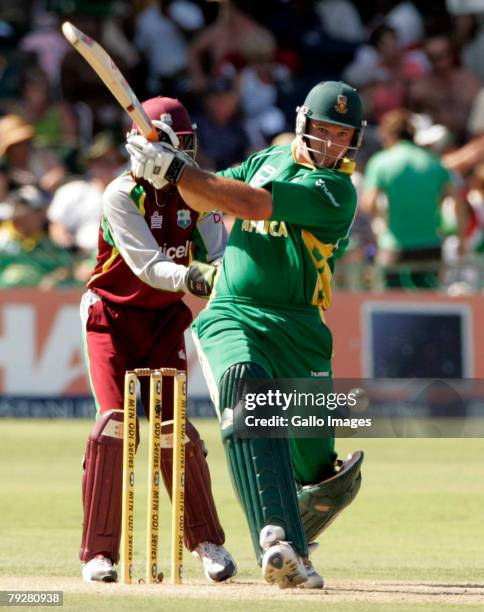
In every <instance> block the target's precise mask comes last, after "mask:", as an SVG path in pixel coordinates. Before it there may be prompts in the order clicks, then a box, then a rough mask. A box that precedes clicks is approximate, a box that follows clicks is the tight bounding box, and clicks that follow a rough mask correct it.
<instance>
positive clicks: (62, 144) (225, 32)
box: [0, 0, 484, 294]
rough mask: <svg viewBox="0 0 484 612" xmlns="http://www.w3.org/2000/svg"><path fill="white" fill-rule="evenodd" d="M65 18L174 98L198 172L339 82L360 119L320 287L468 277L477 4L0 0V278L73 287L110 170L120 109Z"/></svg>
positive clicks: (93, 240) (474, 179) (475, 207)
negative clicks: (332, 272) (351, 190)
mask: <svg viewBox="0 0 484 612" xmlns="http://www.w3.org/2000/svg"><path fill="white" fill-rule="evenodd" d="M64 20H69V21H71V22H72V23H73V24H74V25H76V26H77V27H79V28H80V29H81V30H82V31H84V32H85V33H87V34H89V35H90V36H92V37H93V38H94V39H95V40H97V41H98V42H100V43H101V44H102V45H103V46H104V47H105V48H106V50H107V51H108V53H109V54H110V55H111V56H112V57H113V59H114V60H115V62H116V63H117V65H118V66H119V68H120V69H121V71H122V72H123V73H124V74H125V76H126V77H127V79H128V81H129V83H130V84H131V86H132V87H133V89H134V90H135V91H136V93H137V95H138V97H139V98H140V99H145V98H148V97H152V96H154V95H159V94H162V95H168V96H172V97H179V98H180V99H181V100H182V101H183V102H184V103H185V105H186V106H187V108H188V109H189V111H190V113H191V115H192V118H193V120H194V121H195V122H196V124H197V128H198V129H197V133H198V142H199V155H198V161H199V163H200V164H201V166H202V167H204V168H207V169H211V170H218V169H221V168H224V167H227V166H231V165H233V164H236V163H238V162H240V161H242V160H243V159H244V158H245V157H246V156H247V155H248V154H250V153H251V152H253V151H255V150H257V149H260V148H262V147H265V146H268V145H270V144H275V143H276V144H277V143H280V142H289V141H290V140H291V139H292V138H293V137H294V134H293V129H294V119H295V109H296V106H297V105H298V104H301V102H302V100H304V97H305V95H306V93H307V91H308V90H309V88H310V87H312V86H313V85H314V84H315V83H317V82H319V81H321V80H326V79H335V80H339V79H343V80H345V81H347V82H348V83H350V84H352V85H353V86H355V87H356V88H357V89H358V91H359V92H360V93H361V95H362V98H363V100H364V105H365V109H366V117H367V120H368V126H367V129H366V132H365V140H364V145H363V148H362V150H361V152H360V154H359V157H358V160H357V169H356V172H355V173H354V175H353V178H354V183H355V187H356V189H357V191H358V194H359V201H360V206H359V211H358V214H357V217H356V219H355V223H354V226H353V229H352V233H351V236H350V244H349V248H348V250H347V252H346V254H345V255H343V256H342V257H341V259H340V260H339V262H338V264H337V268H336V270H337V271H336V282H337V283H338V284H339V285H340V286H343V287H347V288H350V289H361V288H369V289H371V288H384V287H390V288H405V289H420V288H431V289H440V290H445V291H448V292H450V293H453V294H461V293H467V292H476V291H482V290H483V289H484V63H483V62H482V61H481V58H482V57H483V51H484V0H465V1H464V0H433V1H432V2H425V3H424V2H411V1H405V0H403V1H399V0H368V1H365V2H356V0H353V1H351V0H264V2H256V1H254V0H219V1H215V0H212V1H209V0H153V1H149V0H133V1H128V0H112V1H109V0H97V1H95V0H33V1H32V0H30V1H28V0H17V1H16V2H15V3H12V2H0V288H12V287H27V286H37V287H40V288H50V287H54V286H62V287H66V286H75V285H80V284H83V283H84V282H85V281H86V279H87V277H88V276H89V273H90V271H91V269H92V267H93V262H94V258H95V251H96V245H97V232H98V226H99V220H100V216H101V201H102V193H103V190H104V189H105V187H106V186H107V185H108V184H109V182H110V181H111V180H112V178H114V176H116V175H117V174H119V173H120V172H122V171H123V169H124V168H125V167H126V164H127V157H126V153H125V150H124V146H123V141H124V136H125V133H126V131H127V130H129V128H130V125H129V119H128V118H127V117H126V116H125V115H124V113H123V111H122V110H121V109H120V107H119V106H118V105H117V103H116V101H115V100H114V99H113V98H112V97H111V96H110V94H109V92H108V91H107V90H106V88H105V86H104V85H103V84H102V82H101V81H100V80H99V78H98V77H97V75H96V74H95V73H94V72H93V71H92V69H91V68H90V67H89V66H88V65H87V64H86V62H85V61H84V60H83V58H82V57H81V56H80V55H79V54H78V53H77V52H76V51H75V50H73V49H72V48H71V47H70V45H69V44H68V43H67V42H66V40H65V39H64V38H63V36H62V34H61V31H60V24H61V23H62V21H64Z"/></svg>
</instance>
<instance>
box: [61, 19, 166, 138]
mask: <svg viewBox="0 0 484 612" xmlns="http://www.w3.org/2000/svg"><path fill="white" fill-rule="evenodd" d="M62 33H63V34H64V36H65V37H66V38H67V40H68V41H69V42H70V43H71V45H72V46H73V47H74V48H75V49H76V51H78V52H79V53H80V54H81V55H82V57H83V58H84V59H85V60H86V62H87V63H88V64H89V65H90V66H91V68H92V69H93V70H94V72H96V73H97V75H98V76H99V78H100V79H101V81H102V82H103V83H104V84H105V85H106V87H107V88H108V89H109V91H110V92H111V93H112V94H113V96H114V97H115V98H116V100H117V101H118V103H119V104H120V105H121V106H122V108H123V109H124V110H125V112H126V113H128V115H129V116H130V117H131V119H132V120H133V122H134V123H135V124H136V125H137V127H138V128H139V130H140V131H141V133H142V134H143V136H145V137H146V138H147V139H148V140H159V138H158V133H157V131H156V128H155V127H154V126H153V125H152V123H151V121H150V118H149V117H148V115H147V114H146V112H145V111H144V109H143V107H142V106H141V102H140V101H139V100H138V98H137V97H136V94H135V93H134V91H133V90H132V89H131V87H130V86H129V84H128V82H127V81H126V79H125V78H124V76H123V75H122V74H121V71H120V70H119V68H118V67H117V66H116V64H115V63H114V62H113V60H112V58H111V57H110V56H109V54H108V53H106V51H105V50H104V49H103V48H102V47H101V45H100V44H98V43H97V42H96V41H95V40H93V39H92V38H90V37H89V36H86V34H84V33H83V32H81V30H78V29H77V28H76V27H75V26H73V25H72V23H70V22H69V21H65V22H64V23H63V24H62Z"/></svg>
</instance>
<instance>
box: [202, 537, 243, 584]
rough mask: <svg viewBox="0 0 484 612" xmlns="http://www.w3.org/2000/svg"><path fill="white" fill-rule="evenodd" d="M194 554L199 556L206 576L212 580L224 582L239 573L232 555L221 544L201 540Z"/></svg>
mask: <svg viewBox="0 0 484 612" xmlns="http://www.w3.org/2000/svg"><path fill="white" fill-rule="evenodd" d="M192 554H193V555H195V556H198V558H199V559H200V561H201V562H202V563H203V570H204V572H205V576H206V577H207V578H208V579H209V580H212V582H223V581H224V580H227V579H228V578H231V577H232V576H235V574H236V573H237V565H236V563H235V561H234V559H233V557H232V555H231V554H230V553H229V552H228V551H227V550H225V548H224V547H223V546H221V545H219V544H213V543H212V542H201V543H200V544H199V545H198V546H197V547H196V549H195V550H194V551H193V553H192Z"/></svg>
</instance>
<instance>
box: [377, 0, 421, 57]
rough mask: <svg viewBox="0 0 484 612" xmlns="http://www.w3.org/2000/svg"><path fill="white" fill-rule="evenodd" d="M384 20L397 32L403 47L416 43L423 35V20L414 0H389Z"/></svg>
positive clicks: (412, 45)
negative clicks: (410, 0)
mask: <svg viewBox="0 0 484 612" xmlns="http://www.w3.org/2000/svg"><path fill="white" fill-rule="evenodd" d="M387 4H388V5H389V10H388V12H387V13H386V19H385V21H386V22H387V23H388V24H389V25H390V26H392V27H393V28H395V30H396V31H397V32H398V40H399V42H400V45H401V46H402V47H404V48H409V47H414V46H416V45H418V44H419V43H420V42H421V41H422V39H423V37H424V21H423V19H422V15H421V14H420V12H419V10H418V9H417V7H416V6H415V3H414V2H409V1H407V0H403V1H402V2H400V1H399V0H390V1H389V2H387Z"/></svg>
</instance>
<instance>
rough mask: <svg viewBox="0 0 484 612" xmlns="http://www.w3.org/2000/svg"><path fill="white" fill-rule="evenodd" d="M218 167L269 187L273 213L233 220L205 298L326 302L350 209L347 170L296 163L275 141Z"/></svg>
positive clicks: (350, 219) (350, 217)
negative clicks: (233, 164)
mask: <svg viewBox="0 0 484 612" xmlns="http://www.w3.org/2000/svg"><path fill="white" fill-rule="evenodd" d="M220 174H221V175H222V176H224V177H227V178H232V179H236V180H240V181H244V182H245V183H248V184H249V185H252V186H253V187H262V188H264V189H267V190H268V191H270V192H271V193H272V205H273V212H272V216H271V218H270V219H269V220H266V221H261V220H257V219H254V220H250V221H248V220H242V219H237V220H236V221H235V224H234V226H233V228H232V232H231V234H230V238H229V242H228V245H227V248H226V250H225V255H224V260H223V266H222V269H221V272H220V275H219V278H218V281H217V284H216V287H215V296H214V298H213V299H214V300H217V298H218V297H223V298H226V297H233V298H237V297H243V298H251V299H254V300H256V301H257V302H259V303H265V304H274V305H277V304H281V305H290V304H293V305H308V304H312V305H315V306H319V307H322V308H324V309H326V308H327V307H328V306H329V303H330V301H331V278H332V274H333V268H334V258H335V255H337V252H338V250H340V249H341V248H342V247H343V246H344V244H345V243H346V242H347V236H348V233H349V231H350V228H351V224H352V222H353V219H354V216H355V212H356V192H355V189H354V187H353V184H352V182H351V179H350V177H349V175H348V173H347V172H345V171H344V170H341V171H340V170H331V169H326V168H321V169H313V168H311V167H309V166H305V165H301V164H297V163H295V161H294V157H293V151H292V147H291V145H281V146H274V147H270V148H268V149H265V150H263V151H261V152H259V153H256V154H254V155H252V156H251V157H249V158H248V159H247V160H246V161H245V162H244V163H242V164H241V165H240V166H237V167H235V168H229V169H228V170H224V171H222V172H221V173H220Z"/></svg>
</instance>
